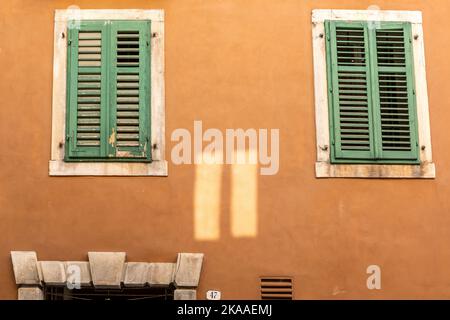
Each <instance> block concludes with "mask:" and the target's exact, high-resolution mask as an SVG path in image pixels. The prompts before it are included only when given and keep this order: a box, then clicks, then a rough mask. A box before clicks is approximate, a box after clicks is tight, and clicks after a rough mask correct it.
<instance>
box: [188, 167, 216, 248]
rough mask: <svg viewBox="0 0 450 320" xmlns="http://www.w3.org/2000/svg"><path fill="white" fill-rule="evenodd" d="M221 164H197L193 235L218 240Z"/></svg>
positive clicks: (197, 237) (197, 238)
mask: <svg viewBox="0 0 450 320" xmlns="http://www.w3.org/2000/svg"><path fill="white" fill-rule="evenodd" d="M222 174H223V165H221V164H204V163H202V164H197V165H196V166H195V181H194V237H195V239H196V240H203V241H208V240H218V239H219V237H220V203H221V199H220V196H221V191H222V190H221V187H222Z"/></svg>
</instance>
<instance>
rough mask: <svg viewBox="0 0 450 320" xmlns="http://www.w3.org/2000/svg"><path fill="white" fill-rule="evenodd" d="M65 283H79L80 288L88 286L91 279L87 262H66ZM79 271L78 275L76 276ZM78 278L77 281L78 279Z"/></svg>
mask: <svg viewBox="0 0 450 320" xmlns="http://www.w3.org/2000/svg"><path fill="white" fill-rule="evenodd" d="M64 264H65V270H66V281H67V282H70V283H72V284H76V282H77V281H79V284H80V286H82V287H83V286H90V285H91V281H92V277H91V269H90V267H89V262H86V261H66V262H65V263H64ZM78 271H79V274H78ZM78 278H79V279H78Z"/></svg>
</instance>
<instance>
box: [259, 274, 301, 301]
mask: <svg viewBox="0 0 450 320" xmlns="http://www.w3.org/2000/svg"><path fill="white" fill-rule="evenodd" d="M292 291H293V290H292V278H288V277H264V278H261V299H262V300H292Z"/></svg>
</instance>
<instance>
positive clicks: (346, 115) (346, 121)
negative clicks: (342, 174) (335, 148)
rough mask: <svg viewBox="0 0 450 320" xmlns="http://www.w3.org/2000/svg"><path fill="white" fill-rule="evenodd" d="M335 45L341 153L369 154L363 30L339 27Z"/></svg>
mask: <svg viewBox="0 0 450 320" xmlns="http://www.w3.org/2000/svg"><path fill="white" fill-rule="evenodd" d="M336 41H337V61H338V82H339V115H340V123H339V126H340V132H341V149H342V150H346V151H354V150H357V151H369V150H370V138H369V112H368V111H369V107H368V94H367V71H366V49H365V47H366V45H365V40H364V29H363V28H362V27H361V28H339V27H338V28H337V29H336ZM349 67H351V68H349ZM350 69H351V70H350Z"/></svg>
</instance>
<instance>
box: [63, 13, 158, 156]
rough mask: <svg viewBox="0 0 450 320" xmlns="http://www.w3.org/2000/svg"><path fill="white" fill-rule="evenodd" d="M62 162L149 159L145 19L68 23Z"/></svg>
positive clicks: (146, 23)
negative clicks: (63, 155)
mask: <svg viewBox="0 0 450 320" xmlns="http://www.w3.org/2000/svg"><path fill="white" fill-rule="evenodd" d="M69 25H70V26H73V27H70V28H69V30H68V72H67V90H68V92H67V122H66V160H67V161H150V160H151V148H150V146H149V141H150V133H151V130H150V123H151V121H150V21H82V22H81V23H78V22H77V23H70V24H69Z"/></svg>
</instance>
